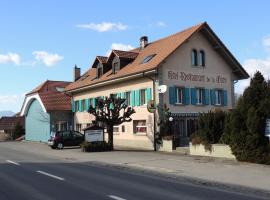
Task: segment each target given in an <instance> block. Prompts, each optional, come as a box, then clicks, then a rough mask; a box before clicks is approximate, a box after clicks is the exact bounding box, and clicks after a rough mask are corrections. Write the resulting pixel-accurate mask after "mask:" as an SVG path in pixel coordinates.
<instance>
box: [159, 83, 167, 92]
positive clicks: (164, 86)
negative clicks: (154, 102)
mask: <svg viewBox="0 0 270 200" xmlns="http://www.w3.org/2000/svg"><path fill="white" fill-rule="evenodd" d="M166 91H167V85H160V86H159V87H158V93H159V94H163V93H165V92H166Z"/></svg>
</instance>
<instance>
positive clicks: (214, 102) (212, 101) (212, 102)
mask: <svg viewBox="0 0 270 200" xmlns="http://www.w3.org/2000/svg"><path fill="white" fill-rule="evenodd" d="M210 97H211V105H216V90H215V89H211V90H210Z"/></svg>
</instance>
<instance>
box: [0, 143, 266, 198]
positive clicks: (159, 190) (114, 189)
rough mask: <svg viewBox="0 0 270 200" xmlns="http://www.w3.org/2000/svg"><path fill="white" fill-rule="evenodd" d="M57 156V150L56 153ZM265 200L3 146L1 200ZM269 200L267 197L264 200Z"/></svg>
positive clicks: (0, 177)
mask: <svg viewBox="0 0 270 200" xmlns="http://www.w3.org/2000/svg"><path fill="white" fill-rule="evenodd" d="M53 152H54V151H53V150H52V153H53ZM7 199H8V200H13V199H14V200H18V199H20V200H24V199H25V200H34V199H38V200H45V199H46V200H47V199H61V200H62V199H64V200H69V199H72V200H74V199H78V200H81V199H88V200H89V199H90V200H99V199H106V200H110V199H111V200H112V199H115V200H125V199H126V200H135V199H147V200H149V199H154V200H159V199H160V200H169V199H184V200H195V199H220V200H222V199H229V200H233V199H237V200H251V199H263V198H260V197H258V196H256V195H255V194H248V193H243V192H242V193H240V192H235V191H232V190H225V189H220V188H216V187H212V186H204V185H200V184H193V183H191V182H184V181H179V180H171V179H168V178H165V177H161V176H155V175H153V174H148V173H139V172H133V171H126V170H121V169H117V168H110V167H105V166H102V165H100V166H99V165H96V164H95V165H92V164H91V163H74V162H63V161H60V160H58V159H57V158H55V157H53V156H52V157H51V158H49V157H47V156H41V155H37V154H31V153H29V152H28V153H26V152H20V151H18V150H16V149H14V148H8V147H6V146H4V145H1V143H0V200H7ZM264 199H266V198H264Z"/></svg>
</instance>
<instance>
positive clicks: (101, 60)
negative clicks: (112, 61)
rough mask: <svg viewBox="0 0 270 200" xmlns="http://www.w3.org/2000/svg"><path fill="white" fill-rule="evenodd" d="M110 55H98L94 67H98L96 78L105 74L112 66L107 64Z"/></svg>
mask: <svg viewBox="0 0 270 200" xmlns="http://www.w3.org/2000/svg"><path fill="white" fill-rule="evenodd" d="M107 59H108V57H105V56H97V57H96V59H95V61H94V63H93V65H92V68H96V78H100V77H101V76H102V75H103V74H105V73H106V72H107V71H108V70H109V69H110V68H109V66H108V65H107Z"/></svg>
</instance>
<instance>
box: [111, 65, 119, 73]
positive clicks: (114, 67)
mask: <svg viewBox="0 0 270 200" xmlns="http://www.w3.org/2000/svg"><path fill="white" fill-rule="evenodd" d="M119 68H120V65H119V62H114V63H113V66H112V73H113V74H116V73H117V72H118V71H119V70H120V69H119Z"/></svg>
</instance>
